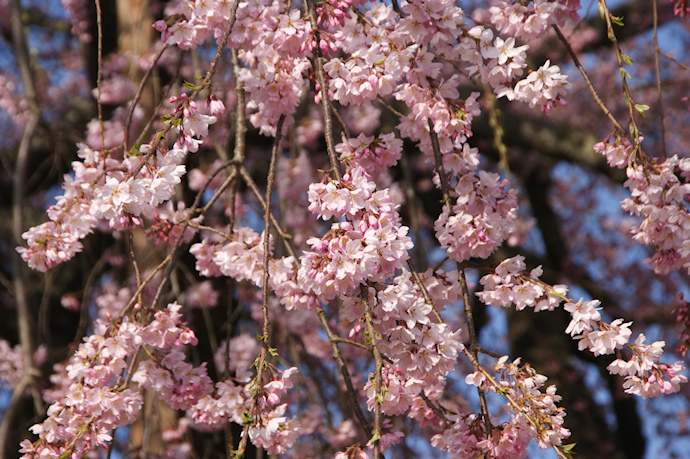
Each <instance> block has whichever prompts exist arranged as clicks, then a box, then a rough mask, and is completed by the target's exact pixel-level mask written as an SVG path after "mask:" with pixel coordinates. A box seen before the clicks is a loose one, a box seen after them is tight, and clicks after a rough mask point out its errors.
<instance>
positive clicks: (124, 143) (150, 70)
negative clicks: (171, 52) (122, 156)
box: [122, 43, 168, 153]
mask: <svg viewBox="0 0 690 459" xmlns="http://www.w3.org/2000/svg"><path fill="white" fill-rule="evenodd" d="M167 48H168V44H167V43H163V46H161V47H160V49H159V50H158V52H157V53H156V55H155V56H153V60H152V61H151V65H149V68H148V69H146V73H145V74H144V77H143V78H142V79H141V82H140V83H139V87H138V88H137V92H136V94H135V95H134V99H132V102H131V103H130V104H129V108H128V109H127V117H126V118H125V126H124V130H125V135H124V140H123V141H122V148H123V150H124V152H125V153H127V152H128V151H129V146H128V145H127V142H128V141H129V126H130V125H131V124H132V115H133V114H134V109H135V108H136V106H137V104H138V103H139V99H141V95H142V94H143V92H144V86H146V82H147V81H148V79H149V78H150V77H151V73H153V69H154V67H155V66H156V63H158V61H159V60H160V58H161V56H162V55H163V52H164V51H165V50H166V49H167ZM154 114H155V113H154Z"/></svg>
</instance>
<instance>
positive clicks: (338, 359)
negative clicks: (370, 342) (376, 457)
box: [316, 308, 371, 438]
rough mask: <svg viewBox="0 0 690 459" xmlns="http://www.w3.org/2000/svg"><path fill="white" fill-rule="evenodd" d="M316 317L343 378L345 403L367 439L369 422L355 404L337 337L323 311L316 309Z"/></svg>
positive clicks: (349, 378)
mask: <svg viewBox="0 0 690 459" xmlns="http://www.w3.org/2000/svg"><path fill="white" fill-rule="evenodd" d="M316 315H317V316H319V320H320V321H321V326H322V327H323V329H324V331H325V332H326V336H328V341H329V342H330V343H331V350H332V351H333V359H335V363H336V364H337V365H338V369H339V370H340V374H341V376H342V377H343V381H344V382H345V388H346V391H347V402H348V404H349V405H350V408H351V409H352V411H353V412H354V413H355V417H356V418H357V420H358V421H359V425H360V427H361V428H362V430H363V431H364V433H365V435H366V436H367V438H368V437H369V435H371V424H369V421H367V418H366V417H365V416H364V412H363V411H362V408H360V406H359V403H357V393H356V392H355V388H354V386H353V385H352V378H351V377H350V372H349V371H348V369H347V364H346V363H345V360H344V359H343V356H342V354H341V353H340V349H338V343H337V341H336V340H337V337H336V335H335V334H334V333H333V330H332V329H331V327H330V325H329V324H328V319H326V313H325V312H324V310H323V309H322V308H317V309H316Z"/></svg>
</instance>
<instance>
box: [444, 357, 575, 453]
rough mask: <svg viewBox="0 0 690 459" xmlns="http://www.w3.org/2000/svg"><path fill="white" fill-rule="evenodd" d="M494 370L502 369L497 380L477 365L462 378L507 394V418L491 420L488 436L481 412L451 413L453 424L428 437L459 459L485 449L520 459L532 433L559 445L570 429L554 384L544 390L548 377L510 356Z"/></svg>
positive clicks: (542, 444) (539, 439)
mask: <svg viewBox="0 0 690 459" xmlns="http://www.w3.org/2000/svg"><path fill="white" fill-rule="evenodd" d="M494 372H496V373H499V374H500V379H499V380H498V381H496V380H493V379H492V383H490V382H489V380H488V379H487V378H486V376H485V375H484V373H483V372H481V371H479V370H477V371H475V372H474V373H471V374H469V375H468V376H467V377H466V378H465V382H466V383H467V384H470V385H475V386H477V387H479V388H481V389H482V390H484V391H486V392H489V391H491V392H496V393H502V394H504V395H505V396H506V397H509V398H510V400H512V401H513V402H514V404H513V403H510V402H508V403H506V411H507V412H508V413H510V415H509V419H508V421H506V422H505V423H502V424H499V423H498V422H497V420H496V419H491V420H490V424H491V425H492V429H491V434H490V435H487V422H488V420H485V419H482V417H481V416H480V415H477V414H476V413H470V414H464V415H459V414H458V415H452V416H451V417H450V418H451V420H453V421H454V423H453V425H452V426H451V427H450V428H449V429H447V430H445V431H444V432H443V433H441V434H438V435H436V436H434V437H433V438H432V442H433V443H434V444H435V445H436V446H438V447H440V448H442V449H444V450H446V451H450V452H453V453H455V454H458V455H459V456H458V457H463V458H464V457H466V458H470V457H478V456H481V455H482V454H487V453H488V454H489V455H491V457H496V458H523V457H525V456H526V455H527V445H528V444H529V442H530V441H531V439H532V438H535V439H536V440H537V443H538V444H539V447H540V448H542V449H546V448H550V447H554V446H560V445H561V443H562V441H563V439H566V438H568V437H569V436H570V431H569V430H568V429H566V428H564V427H563V420H564V416H565V410H564V409H563V408H559V407H558V406H556V403H558V402H559V401H560V400H561V396H559V395H557V394H556V386H553V385H552V386H549V387H547V388H546V389H545V390H544V389H543V387H544V383H545V382H546V379H547V378H546V376H544V375H541V374H539V373H537V372H536V371H535V370H534V369H533V368H532V367H530V366H529V365H524V366H522V367H521V366H520V359H516V360H514V361H513V362H508V356H503V357H501V358H500V359H498V361H497V362H496V365H495V366H494ZM542 391H543V392H542ZM516 406H517V407H519V408H516Z"/></svg>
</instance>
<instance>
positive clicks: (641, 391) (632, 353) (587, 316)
mask: <svg viewBox="0 0 690 459" xmlns="http://www.w3.org/2000/svg"><path fill="white" fill-rule="evenodd" d="M599 304H600V303H599V301H598V300H592V301H582V300H580V301H578V302H577V303H572V302H568V303H566V304H565V305H564V309H565V310H566V311H568V312H570V314H571V315H572V317H573V318H572V320H571V321H570V324H568V328H567V329H566V333H569V334H570V335H571V336H573V338H574V339H577V340H579V342H578V348H579V349H580V350H584V349H589V350H590V351H591V352H592V353H593V354H594V355H604V354H613V353H614V352H616V354H617V356H618V358H617V359H616V360H614V361H613V362H612V363H611V364H610V365H609V366H608V367H607V369H608V370H609V373H611V374H618V375H621V376H623V377H624V378H625V381H624V383H623V387H624V388H625V391H626V392H627V393H630V394H635V395H640V396H642V397H643V398H648V397H657V396H659V395H661V394H669V393H673V392H678V391H679V390H680V385H681V384H682V383H685V382H687V380H688V379H687V377H686V376H684V375H682V374H681V373H683V372H685V366H684V365H683V364H682V363H681V362H676V363H674V364H664V363H660V361H659V360H660V358H661V354H662V352H663V348H664V345H665V344H666V343H665V342H664V341H656V342H654V343H652V344H644V342H645V336H644V334H643V333H640V334H639V335H638V337H637V339H636V340H635V342H634V343H633V344H630V343H629V339H630V336H631V335H632V331H631V330H630V325H632V322H623V319H616V320H614V321H612V322H611V323H610V324H609V323H605V322H602V321H601V315H600V313H599V310H600V308H599V307H598V306H599ZM626 354H628V356H626Z"/></svg>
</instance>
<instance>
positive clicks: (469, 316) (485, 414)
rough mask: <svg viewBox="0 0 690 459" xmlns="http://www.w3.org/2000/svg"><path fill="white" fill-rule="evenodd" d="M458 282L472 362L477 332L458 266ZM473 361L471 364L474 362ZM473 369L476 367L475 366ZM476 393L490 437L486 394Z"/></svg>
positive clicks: (464, 283)
mask: <svg viewBox="0 0 690 459" xmlns="http://www.w3.org/2000/svg"><path fill="white" fill-rule="evenodd" d="M458 282H460V288H461V290H462V301H463V303H465V320H466V322H467V332H468V334H469V335H470V351H471V352H472V355H473V356H474V362H477V363H478V362H479V360H478V358H477V351H478V349H479V341H478V340H477V333H476V331H475V329H474V317H473V315H472V303H471V300H470V290H469V288H468V287H467V279H466V278H465V270H464V269H463V268H460V267H458ZM474 362H473V364H474ZM475 370H477V367H476V366H475ZM477 393H478V394H479V406H480V408H481V410H482V416H483V418H484V425H485V426H486V436H487V438H491V429H492V426H491V418H490V417H489V408H488V406H487V404H486V394H485V393H484V391H483V390H482V389H481V388H479V387H477Z"/></svg>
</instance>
